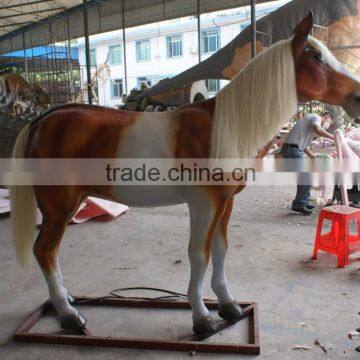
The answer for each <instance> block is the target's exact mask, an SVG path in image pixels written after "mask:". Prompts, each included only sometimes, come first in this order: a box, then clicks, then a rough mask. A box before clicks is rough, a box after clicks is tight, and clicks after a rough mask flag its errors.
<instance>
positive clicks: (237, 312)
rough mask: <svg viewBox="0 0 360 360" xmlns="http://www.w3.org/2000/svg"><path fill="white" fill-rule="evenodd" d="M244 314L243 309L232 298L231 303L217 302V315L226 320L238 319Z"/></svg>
mask: <svg viewBox="0 0 360 360" xmlns="http://www.w3.org/2000/svg"><path fill="white" fill-rule="evenodd" d="M243 314H244V311H243V309H242V308H241V307H240V306H239V304H238V303H237V302H236V301H235V300H233V302H231V303H227V304H219V316H220V317H221V318H223V319H226V320H236V319H240V318H241V316H242V315H243Z"/></svg>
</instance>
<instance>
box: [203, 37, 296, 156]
mask: <svg viewBox="0 0 360 360" xmlns="http://www.w3.org/2000/svg"><path fill="white" fill-rule="evenodd" d="M296 107H297V95H296V82H295V69H294V59H293V54H292V48H291V39H290V40H282V41H279V42H277V43H276V44H275V45H273V46H271V47H270V48H268V49H267V50H265V51H263V52H262V53H260V54H259V55H258V56H257V57H255V58H254V59H253V60H252V61H251V62H250V63H249V64H248V65H247V66H246V67H245V68H244V69H242V70H241V71H240V72H239V74H237V75H236V76H235V78H234V79H233V80H232V81H231V82H230V83H229V84H228V85H226V86H225V87H224V88H223V89H222V90H220V91H219V92H218V94H217V95H216V105H215V113H214V119H213V128H212V135H211V149H210V154H211V157H212V158H249V157H254V155H255V154H256V152H257V151H258V150H259V149H260V148H261V147H263V146H265V145H266V143H267V142H268V141H269V140H271V138H272V137H273V136H274V135H275V134H276V132H277V131H278V130H279V129H280V127H281V125H283V124H284V123H285V122H286V121H289V120H290V118H291V116H292V115H293V114H294V113H295V112H296Z"/></svg>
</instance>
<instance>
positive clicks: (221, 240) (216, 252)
mask: <svg viewBox="0 0 360 360" xmlns="http://www.w3.org/2000/svg"><path fill="white" fill-rule="evenodd" d="M233 202H234V198H231V199H229V200H228V202H227V204H226V209H225V211H224V214H223V216H222V217H221V219H220V222H219V224H218V227H217V230H216V233H215V237H214V239H213V241H212V246H211V258H212V263H213V274H212V278H211V287H212V289H213V291H214V293H215V294H216V296H217V298H218V302H219V316H220V317H222V318H223V319H238V318H239V317H241V315H242V313H243V311H242V309H241V307H240V306H239V304H238V303H237V302H236V301H235V300H234V298H233V296H232V295H231V293H230V290H229V287H228V283H227V279H226V274H225V257H226V253H227V248H228V243H227V227H228V223H229V219H230V215H231V212H232V208H233Z"/></svg>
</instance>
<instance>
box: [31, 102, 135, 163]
mask: <svg viewBox="0 0 360 360" xmlns="http://www.w3.org/2000/svg"><path fill="white" fill-rule="evenodd" d="M137 117H138V114H137V113H134V112H126V111H118V110H114V109H109V108H103V107H99V106H90V105H80V104H69V105H64V106H61V107H58V108H55V109H52V110H50V111H49V112H47V113H46V114H44V115H43V116H42V117H41V118H39V119H38V120H36V121H35V122H34V123H33V124H32V125H31V127H30V132H29V137H28V143H27V147H26V148H27V151H26V156H27V157H35V158H40V157H45V158H112V157H114V156H115V155H116V150H117V146H118V143H119V141H120V139H121V135H122V133H123V132H124V130H125V129H126V128H128V127H129V126H131V125H132V124H134V123H136V121H137Z"/></svg>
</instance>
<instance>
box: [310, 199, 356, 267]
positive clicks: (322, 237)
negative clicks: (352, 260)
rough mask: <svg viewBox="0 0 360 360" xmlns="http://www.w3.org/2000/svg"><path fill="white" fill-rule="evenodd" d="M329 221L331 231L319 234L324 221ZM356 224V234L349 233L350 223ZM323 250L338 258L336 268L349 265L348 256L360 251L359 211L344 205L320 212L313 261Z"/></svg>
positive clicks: (330, 207) (327, 208)
mask: <svg viewBox="0 0 360 360" xmlns="http://www.w3.org/2000/svg"><path fill="white" fill-rule="evenodd" d="M325 219H326V220H330V221H331V222H332V224H331V231H330V232H329V233H327V234H321V230H322V227H323V222H324V220H325ZM352 220H355V221H356V222H357V234H356V235H352V234H350V233H349V224H350V221H352ZM319 250H323V251H326V252H329V253H332V254H336V255H337V257H338V267H344V266H347V265H348V264H349V255H350V254H352V253H355V252H357V251H360V209H356V208H351V207H348V206H344V205H334V206H329V207H326V208H324V209H322V210H321V212H320V215H319V220H318V225H317V230H316V238H315V245H314V254H313V259H314V260H316V259H317V253H318V251H319Z"/></svg>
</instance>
